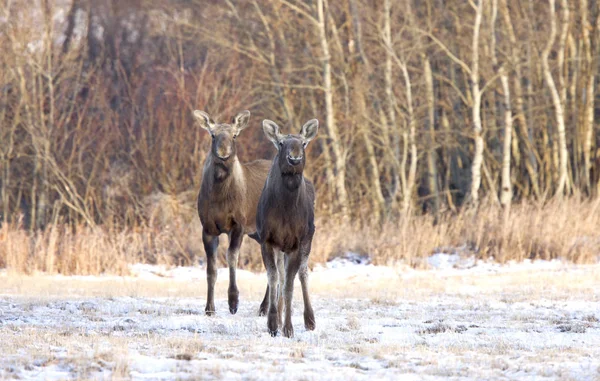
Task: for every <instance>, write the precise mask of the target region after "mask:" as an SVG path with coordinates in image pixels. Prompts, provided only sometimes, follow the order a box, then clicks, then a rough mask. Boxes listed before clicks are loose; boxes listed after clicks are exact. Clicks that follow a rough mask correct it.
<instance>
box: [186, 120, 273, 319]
mask: <svg viewBox="0 0 600 381" xmlns="http://www.w3.org/2000/svg"><path fill="white" fill-rule="evenodd" d="M194 116H195V117H196V119H197V120H198V122H199V123H200V126H201V127H202V128H204V129H206V130H207V131H208V132H209V133H210V136H211V137H212V145H211V150H210V154H209V155H207V157H206V161H205V162H204V168H203V170H202V185H201V186H200V193H199V194H198V215H199V216H200V221H201V222H202V242H203V244H204V250H205V251H206V258H207V266H206V280H207V283H208V292H207V294H208V295H207V299H206V308H205V311H206V314H207V315H213V314H214V313H215V301H214V291H215V282H216V281H217V268H216V260H217V248H218V246H219V235H220V234H223V233H225V234H227V235H228V236H229V248H228V249H227V264H228V265H229V289H228V302H229V312H231V313H232V314H235V313H236V312H237V309H238V303H239V291H238V287H237V284H236V278H235V272H236V267H237V263H238V255H239V250H240V246H241V245H242V240H243V238H244V234H247V235H248V236H249V237H251V238H253V239H255V240H257V238H258V237H257V235H256V209H257V205H258V200H259V198H260V194H261V191H262V189H263V185H264V184H265V179H266V178H267V174H268V172H269V167H270V162H269V161H268V160H256V161H253V162H250V163H246V164H242V163H240V161H239V160H238V157H237V154H236V147H235V138H236V137H237V136H238V135H239V133H240V132H241V131H242V130H243V129H244V128H246V127H247V126H248V121H249V119H250V111H243V112H241V113H239V114H238V115H237V116H236V117H235V118H233V123H232V124H224V123H215V122H214V121H213V120H212V119H211V118H210V116H209V115H208V114H207V113H205V112H204V111H199V110H196V111H194ZM267 293H268V289H267ZM266 306H267V300H266V296H265V300H264V301H263V303H262V305H261V314H264V313H265V312H266Z"/></svg>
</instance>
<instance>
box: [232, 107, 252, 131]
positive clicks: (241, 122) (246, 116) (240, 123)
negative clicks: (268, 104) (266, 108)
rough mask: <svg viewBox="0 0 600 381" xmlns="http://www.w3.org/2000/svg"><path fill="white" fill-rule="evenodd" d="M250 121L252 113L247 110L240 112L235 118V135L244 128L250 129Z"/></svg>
mask: <svg viewBox="0 0 600 381" xmlns="http://www.w3.org/2000/svg"><path fill="white" fill-rule="evenodd" d="M249 121H250V111H248V110H245V111H242V112H240V113H239V114H237V115H236V116H235V118H233V128H234V129H235V134H236V135H237V134H239V133H240V132H241V131H242V130H243V129H244V128H246V127H248V122H249Z"/></svg>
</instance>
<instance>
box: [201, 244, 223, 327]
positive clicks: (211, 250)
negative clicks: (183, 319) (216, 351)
mask: <svg viewBox="0 0 600 381" xmlns="http://www.w3.org/2000/svg"><path fill="white" fill-rule="evenodd" d="M202 243H203V244H204V251H205V252H206V283H207V284H208V292H207V296H206V308H205V309H204V311H205V312H206V314H207V315H209V316H211V315H214V314H215V282H216V281H217V248H218V247H219V237H217V236H211V235H208V234H206V232H202Z"/></svg>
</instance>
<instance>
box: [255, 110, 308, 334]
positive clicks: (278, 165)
mask: <svg viewBox="0 0 600 381" xmlns="http://www.w3.org/2000/svg"><path fill="white" fill-rule="evenodd" d="M318 127H319V121H318V120H316V119H312V120H309V121H308V122H306V124H304V126H302V130H301V132H300V135H281V134H280V133H279V127H278V126H277V124H275V123H274V122H272V121H270V120H264V121H263V130H264V132H265V135H267V138H269V140H271V142H273V144H274V145H275V147H276V148H277V151H278V152H277V155H276V156H275V159H274V160H273V165H272V166H271V170H270V171H269V176H268V177H267V181H266V182H265V186H264V189H263V191H262V194H261V196H260V202H259V204H258V211H257V213H256V228H257V232H258V236H259V240H260V243H261V252H262V257H263V263H264V264H265V267H266V269H267V276H268V280H269V285H268V288H267V295H266V296H268V315H267V316H268V317H267V327H268V329H269V333H270V334H271V335H272V336H276V335H277V331H278V329H279V327H280V326H282V316H281V315H282V309H283V307H284V304H285V322H284V324H283V335H284V336H286V337H293V336H294V328H293V327H292V296H293V293H294V279H295V278H296V274H297V273H298V272H299V273H300V274H299V276H300V284H301V285H302V296H303V298H304V326H305V327H306V329H307V330H313V329H315V314H314V312H313V308H312V305H311V303H310V298H309V295H308V257H309V255H310V249H311V244H312V238H313V235H314V232H315V224H314V204H315V189H314V187H313V185H312V183H311V182H310V181H309V180H307V179H306V178H304V175H303V171H304V165H305V163H306V157H305V152H304V149H305V148H306V146H307V145H308V143H309V142H310V141H311V140H312V139H313V138H314V137H315V136H316V135H317V130H318Z"/></svg>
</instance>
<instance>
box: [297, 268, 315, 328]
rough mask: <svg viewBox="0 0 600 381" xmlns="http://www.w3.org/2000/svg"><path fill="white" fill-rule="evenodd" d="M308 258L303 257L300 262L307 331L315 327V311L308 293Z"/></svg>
mask: <svg viewBox="0 0 600 381" xmlns="http://www.w3.org/2000/svg"><path fill="white" fill-rule="evenodd" d="M307 262H308V258H303V260H302V263H301V264H300V273H299V278H300V285H301V286H302V298H303V299H304V327H306V330H307V331H313V330H314V329H315V325H316V324H315V313H314V311H313V308H312V304H311V303H310V297H309V295H308V263H307Z"/></svg>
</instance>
